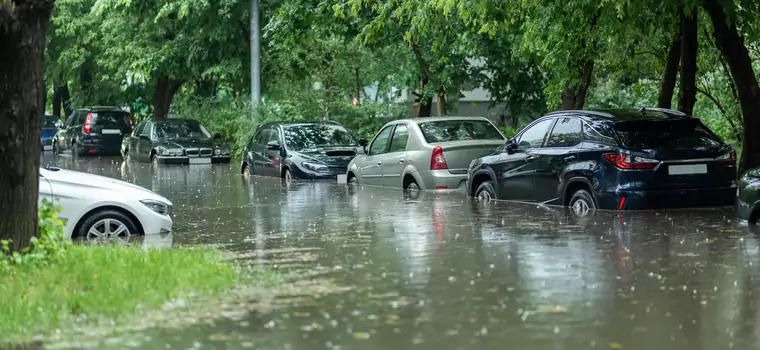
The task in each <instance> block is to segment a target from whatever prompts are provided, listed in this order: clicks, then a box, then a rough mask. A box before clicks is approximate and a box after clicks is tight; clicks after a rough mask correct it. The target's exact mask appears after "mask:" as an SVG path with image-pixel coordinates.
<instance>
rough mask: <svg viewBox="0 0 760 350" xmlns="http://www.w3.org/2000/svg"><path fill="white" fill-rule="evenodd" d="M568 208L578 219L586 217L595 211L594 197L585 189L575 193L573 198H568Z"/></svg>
mask: <svg viewBox="0 0 760 350" xmlns="http://www.w3.org/2000/svg"><path fill="white" fill-rule="evenodd" d="M568 206H569V207H570V211H571V212H572V213H573V214H575V215H576V216H578V217H586V216H588V215H589V214H590V213H591V212H593V211H594V210H596V202H594V196H592V195H591V193H590V192H589V191H588V190H586V189H580V190H577V191H575V193H573V196H572V197H570V202H569V205H568Z"/></svg>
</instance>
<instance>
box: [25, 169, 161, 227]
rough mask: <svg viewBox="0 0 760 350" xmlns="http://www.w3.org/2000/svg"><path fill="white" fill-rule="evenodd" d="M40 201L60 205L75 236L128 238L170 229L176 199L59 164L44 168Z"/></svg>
mask: <svg viewBox="0 0 760 350" xmlns="http://www.w3.org/2000/svg"><path fill="white" fill-rule="evenodd" d="M39 191H40V192H39V201H40V204H41V203H42V200H43V199H47V200H49V201H52V202H53V203H55V204H57V205H60V206H61V207H62V208H63V210H62V211H61V212H60V213H59V214H58V216H59V218H61V219H62V220H64V221H65V222H66V225H65V227H64V231H65V233H66V235H67V236H69V237H71V238H86V239H100V238H119V239H123V238H128V237H129V236H131V235H137V234H157V233H169V232H171V230H172V218H171V213H172V203H171V202H170V201H169V200H168V199H166V198H164V197H163V196H161V195H159V194H157V193H155V192H153V191H150V190H148V189H145V188H142V187H140V186H137V185H133V184H131V183H128V182H125V181H121V180H116V179H112V178H109V177H105V176H99V175H93V174H88V173H83V172H78V171H71V170H65V169H59V168H40V190H39Z"/></svg>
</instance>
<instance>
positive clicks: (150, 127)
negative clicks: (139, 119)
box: [138, 122, 153, 137]
mask: <svg viewBox="0 0 760 350" xmlns="http://www.w3.org/2000/svg"><path fill="white" fill-rule="evenodd" d="M151 130H153V123H151V122H145V125H144V126H143V129H142V130H140V134H138V135H139V136H148V137H150V134H151Z"/></svg>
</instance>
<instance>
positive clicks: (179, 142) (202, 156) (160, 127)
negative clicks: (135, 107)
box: [121, 118, 230, 165]
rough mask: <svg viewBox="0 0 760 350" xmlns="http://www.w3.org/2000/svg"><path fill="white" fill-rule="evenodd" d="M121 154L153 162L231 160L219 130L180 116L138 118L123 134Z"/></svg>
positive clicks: (187, 162) (190, 162)
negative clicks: (212, 129) (209, 130)
mask: <svg viewBox="0 0 760 350" xmlns="http://www.w3.org/2000/svg"><path fill="white" fill-rule="evenodd" d="M121 155H122V157H124V159H127V160H136V161H143V162H151V163H153V164H156V165H158V164H210V163H229V162H230V149H229V147H228V146H227V145H226V144H224V143H223V142H221V135H220V134H219V133H214V135H213V136H212V135H211V134H210V133H209V132H208V130H207V129H206V127H204V126H203V124H201V123H200V122H198V121H197V120H192V119H179V118H177V119H174V118H172V119H151V120H145V121H143V122H141V123H140V124H138V125H137V127H136V128H135V131H133V132H132V134H131V135H129V136H128V137H125V138H124V142H123V143H122V146H121Z"/></svg>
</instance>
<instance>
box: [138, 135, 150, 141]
mask: <svg viewBox="0 0 760 350" xmlns="http://www.w3.org/2000/svg"><path fill="white" fill-rule="evenodd" d="M139 137H140V140H147V141H150V136H148V135H140V136H139Z"/></svg>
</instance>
